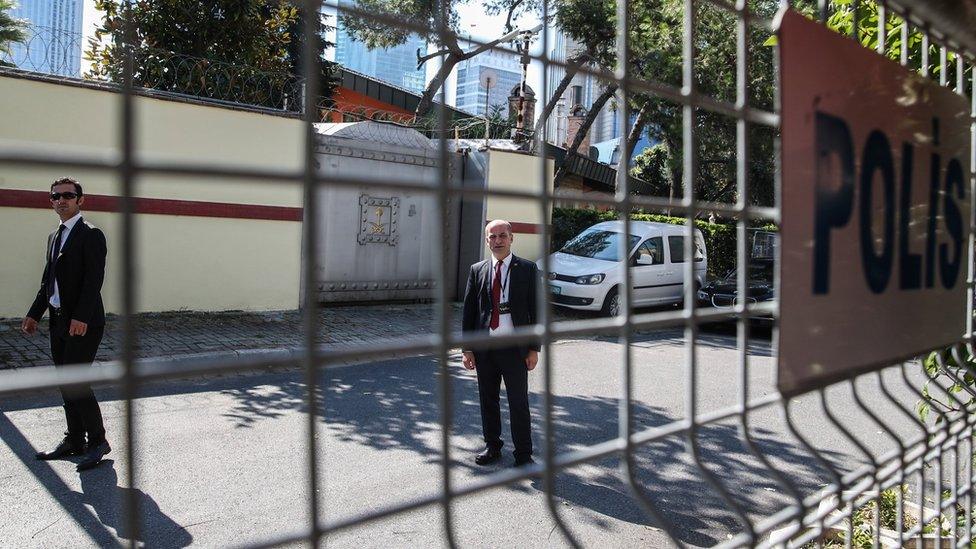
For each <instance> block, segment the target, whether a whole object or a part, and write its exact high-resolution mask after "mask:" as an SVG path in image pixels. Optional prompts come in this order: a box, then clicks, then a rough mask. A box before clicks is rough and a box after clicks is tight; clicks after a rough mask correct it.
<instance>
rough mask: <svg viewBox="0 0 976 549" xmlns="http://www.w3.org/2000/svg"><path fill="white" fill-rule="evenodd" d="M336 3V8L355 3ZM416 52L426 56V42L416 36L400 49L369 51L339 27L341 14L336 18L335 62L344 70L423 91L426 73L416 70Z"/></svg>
mask: <svg viewBox="0 0 976 549" xmlns="http://www.w3.org/2000/svg"><path fill="white" fill-rule="evenodd" d="M354 3H355V2H354V1H350V0H339V6H340V7H341V6H343V5H346V6H348V5H350V4H354ZM417 50H420V54H421V55H423V54H425V53H427V43H426V42H425V41H424V40H423V39H422V38H420V37H419V36H415V35H411V36H410V38H408V39H407V41H406V42H405V43H403V44H401V45H399V46H395V47H392V48H387V49H379V48H377V49H373V50H370V49H369V48H367V47H366V45H365V44H363V43H362V42H359V41H357V40H355V39H354V38H353V37H352V36H351V35H350V34H349V32H348V31H347V30H346V29H345V28H344V26H343V24H342V12H341V11H340V12H338V16H337V17H336V37H335V60H336V62H337V63H339V64H340V65H342V66H343V67H346V68H347V69H350V70H353V71H356V72H360V73H363V74H365V75H367V76H372V77H373V78H376V79H378V80H382V81H384V82H388V83H390V84H393V85H394V86H398V87H400V88H404V89H407V90H410V91H412V92H416V93H419V92H422V91H423V90H424V87H425V86H426V84H427V79H426V70H425V69H424V68H423V67H421V68H419V69H418V68H417Z"/></svg>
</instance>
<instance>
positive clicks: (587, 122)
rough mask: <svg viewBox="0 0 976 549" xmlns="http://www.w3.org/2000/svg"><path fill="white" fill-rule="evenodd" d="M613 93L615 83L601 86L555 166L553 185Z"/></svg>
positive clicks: (562, 176) (615, 91) (564, 174)
mask: <svg viewBox="0 0 976 549" xmlns="http://www.w3.org/2000/svg"><path fill="white" fill-rule="evenodd" d="M615 93H617V85H616V84H608V85H607V87H605V88H603V93H601V94H600V96H599V97H597V98H596V101H594V102H593V105H591V106H590V110H589V112H587V113H586V118H584V119H583V123H582V124H581V125H580V129H579V131H577V132H576V136H575V137H573V143H572V144H571V145H570V146H569V149H568V150H567V151H566V156H564V157H563V161H562V163H560V164H559V166H558V167H557V168H556V175H555V177H553V184H554V185H555V184H556V183H559V182H560V181H562V179H563V178H564V177H566V171H567V169H568V166H569V161H570V160H571V159H572V157H573V156H576V155H578V153H577V152H576V151H578V150H579V147H580V145H581V144H582V143H583V139H584V138H585V137H586V134H588V133H589V132H590V126H592V125H593V121H594V120H596V117H597V115H598V114H600V110H602V109H603V106H604V105H606V104H607V101H609V100H610V98H611V97H613V94H615Z"/></svg>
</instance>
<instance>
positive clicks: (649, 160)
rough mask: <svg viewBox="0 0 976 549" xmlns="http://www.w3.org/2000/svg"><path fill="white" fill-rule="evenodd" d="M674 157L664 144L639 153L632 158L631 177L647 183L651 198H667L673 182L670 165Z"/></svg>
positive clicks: (672, 169)
mask: <svg viewBox="0 0 976 549" xmlns="http://www.w3.org/2000/svg"><path fill="white" fill-rule="evenodd" d="M673 159H674V155H673V154H671V151H669V150H668V146H667V144H665V143H658V144H656V145H653V146H651V147H648V148H646V149H644V150H643V151H641V153H640V154H638V155H637V157H636V158H634V167H633V168H632V169H631V172H630V173H631V175H632V176H633V177H635V178H637V179H640V180H642V181H643V182H644V183H647V186H648V190H649V192H648V193H647V194H650V195H652V196H668V192H669V191H670V190H671V185H672V182H673V176H672V175H671V174H672V172H673V171H674V167H673V166H672V165H671V164H672V161H673Z"/></svg>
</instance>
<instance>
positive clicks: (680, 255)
mask: <svg viewBox="0 0 976 549" xmlns="http://www.w3.org/2000/svg"><path fill="white" fill-rule="evenodd" d="M668 248H669V249H670V250H671V263H684V262H685V237H683V236H669V237H668ZM704 260H705V254H703V253H702V250H701V246H700V245H699V244H698V239H695V261H696V262H698V261H704Z"/></svg>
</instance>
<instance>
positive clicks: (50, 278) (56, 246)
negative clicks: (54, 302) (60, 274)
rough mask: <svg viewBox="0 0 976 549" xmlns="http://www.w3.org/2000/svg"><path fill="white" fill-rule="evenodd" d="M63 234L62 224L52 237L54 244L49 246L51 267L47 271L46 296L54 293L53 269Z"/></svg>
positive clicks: (55, 265)
mask: <svg viewBox="0 0 976 549" xmlns="http://www.w3.org/2000/svg"><path fill="white" fill-rule="evenodd" d="M62 234H64V225H61V226H59V227H58V236H56V237H54V246H52V247H51V258H50V259H51V268H50V269H48V271H47V297H48V299H50V298H51V296H53V295H54V280H55V276H54V273H55V272H56V271H55V270H54V269H55V268H56V267H57V266H58V256H59V255H61V253H60V252H61V235H62Z"/></svg>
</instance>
